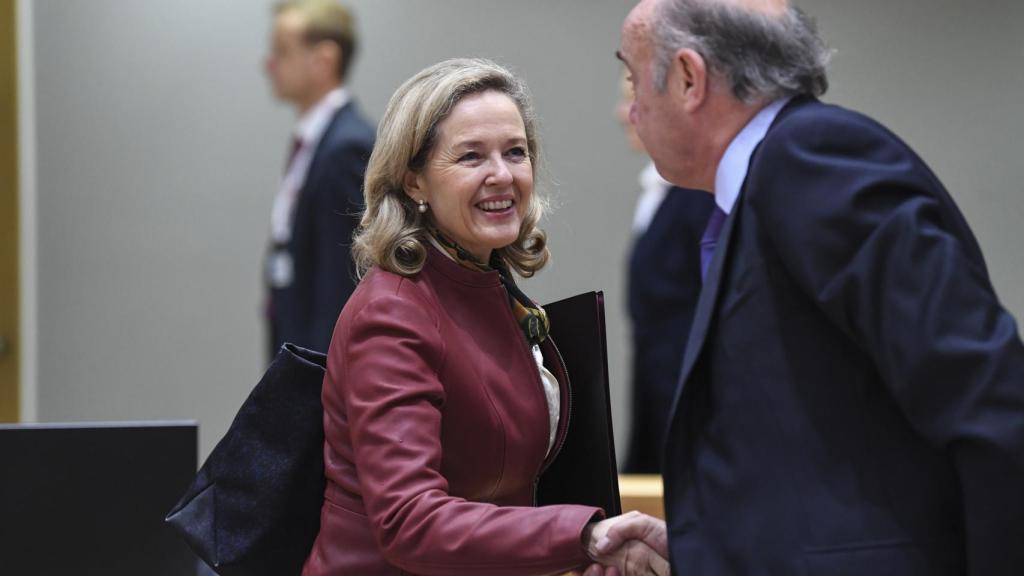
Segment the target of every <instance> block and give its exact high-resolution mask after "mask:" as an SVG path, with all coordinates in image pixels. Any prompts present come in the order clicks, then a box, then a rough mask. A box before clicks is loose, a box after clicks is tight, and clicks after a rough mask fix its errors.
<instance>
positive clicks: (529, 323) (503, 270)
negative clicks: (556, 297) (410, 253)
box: [430, 228, 551, 345]
mask: <svg viewBox="0 0 1024 576" xmlns="http://www.w3.org/2000/svg"><path fill="white" fill-rule="evenodd" d="M430 234H431V236H433V237H434V239H435V240H437V242H438V244H440V245H441V247H442V248H444V250H445V252H447V253H448V254H449V255H451V257H452V258H453V259H455V261H456V262H458V263H459V264H460V265H461V266H462V267H464V268H469V269H470V270H479V271H481V272H490V271H492V270H497V271H498V277H499V278H501V284H502V285H503V286H504V287H505V290H507V291H508V295H509V301H510V303H511V305H512V313H513V314H514V315H515V317H516V320H517V321H518V322H519V327H520V328H521V329H522V330H523V334H524V335H525V336H526V340H527V341H528V342H529V343H530V344H531V345H538V344H540V343H541V342H543V341H544V339H545V338H547V337H548V330H550V329H551V324H550V323H549V322H548V315H547V314H546V313H544V309H543V308H541V307H540V306H538V305H537V304H536V303H535V302H533V301H532V300H530V299H529V298H527V296H526V294H523V291H522V290H520V289H519V287H518V286H516V283H515V282H514V281H513V280H512V272H511V271H510V270H509V269H508V265H506V264H505V261H504V260H502V259H501V257H500V256H498V253H497V252H491V262H490V264H484V263H483V262H481V261H479V260H477V259H476V257H475V256H473V255H472V254H470V253H469V252H468V251H466V250H465V249H464V248H463V247H462V246H459V245H458V244H456V243H455V242H453V241H451V240H449V239H448V238H446V237H445V236H444V235H443V234H441V232H440V231H439V230H438V229H436V228H430Z"/></svg>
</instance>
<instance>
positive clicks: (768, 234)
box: [611, 0, 1024, 576]
mask: <svg viewBox="0 0 1024 576" xmlns="http://www.w3.org/2000/svg"><path fill="white" fill-rule="evenodd" d="M828 55H829V53H828V51H827V50H826V49H825V48H824V45H823V44H822V43H821V41H820V40H819V39H818V37H817V35H816V32H815V31H814V26H813V23H811V22H810V21H809V20H808V19H807V18H806V17H805V16H804V15H803V14H802V13H799V12H797V11H796V10H795V9H793V8H791V7H790V6H788V5H786V4H785V3H784V2H781V1H771V0H760V1H754V0H742V1H741V0H700V1H693V0H689V1H687V0H644V1H643V2H641V3H640V5H638V6H637V7H636V8H635V9H634V10H633V12H631V14H630V16H629V17H628V18H627V20H626V23H625V25H624V27H623V37H622V45H621V56H622V59H623V60H625V61H626V63H627V64H628V66H629V68H630V71H631V72H632V74H633V80H634V83H635V85H636V102H635V105H634V108H633V110H632V119H633V122H634V124H635V125H636V126H637V131H638V133H639V135H640V137H641V139H643V141H644V143H645V144H646V146H647V150H648V152H649V153H650V154H651V156H652V158H653V159H654V162H655V164H656V165H657V167H658V171H659V172H660V173H661V174H662V175H663V176H665V178H667V179H668V180H669V181H671V182H673V183H676V184H678V185H683V186H689V187H693V188H700V189H708V190H711V191H712V192H713V193H714V194H715V203H716V205H717V209H716V213H715V214H716V215H715V216H712V219H711V222H709V225H708V229H707V230H706V238H708V239H714V241H715V243H716V244H717V245H716V247H715V248H714V249H713V250H710V251H709V252H708V256H709V262H708V264H709V265H708V268H707V272H706V274H707V275H706V278H705V284H704V290H703V292H702V294H701V299H700V302H699V304H698V306H697V313H696V316H695V319H694V326H693V331H692V332H691V333H690V341H689V344H688V346H687V350H686V354H685V360H684V363H683V375H682V378H681V385H680V390H679V393H678V395H677V398H676V401H675V408H674V414H673V416H672V420H671V423H670V427H669V430H668V433H667V441H666V444H665V453H664V455H665V461H664V467H665V472H664V474H665V495H666V511H667V515H668V528H667V536H668V548H669V549H670V551H671V562H672V569H673V572H674V573H676V574H681V575H687V576H696V575H714V576H727V575H748V576H750V575H769V574H770V575H780V576H781V575H787V576H789V575H807V576H812V575H819V574H821V575H825V574H828V575H843V576H847V575H858V576H859V575H873V576H874V575H883V574H884V575H886V576H911V575H913V576H952V575H962V574H969V575H971V576H989V575H1005V576H1014V575H1015V576H1019V575H1021V574H1024V346H1022V344H1021V340H1020V336H1019V333H1018V328H1017V325H1016V323H1015V322H1014V319H1013V318H1012V317H1011V316H1010V314H1009V313H1007V311H1006V310H1005V309H1003V307H1002V306H1001V305H1000V303H999V301H998V300H997V299H996V295H995V294H994V292H993V288H992V284H991V282H990V281H989V277H988V273H987V271H986V269H985V262H984V260H983V258H982V254H981V251H980V250H979V247H978V244H977V242H976V241H975V238H974V236H973V235H972V234H971V231H970V230H969V229H968V226H967V223H966V222H965V220H964V218H963V216H962V215H961V214H960V211H959V210H958V209H957V207H956V206H955V204H954V203H953V200H952V199H951V198H950V196H949V194H948V193H947V192H946V190H945V189H944V188H943V186H942V184H941V183H940V182H939V181H938V179H937V178H936V177H935V175H934V174H933V173H932V172H931V170H929V169H928V167H927V166H926V165H925V164H924V162H923V161H922V160H921V159H920V158H919V157H918V156H917V155H916V154H915V153H914V152H913V151H912V150H911V149H910V148H908V147H907V145H906V144H905V143H903V142H902V141H901V140H900V139H899V138H898V137H896V136H895V135H894V134H893V133H891V132H890V131H888V130H887V129H886V128H884V127H883V126H881V125H879V124H878V123H877V122H875V121H873V120H871V119H870V118H867V117H865V116H863V115H860V114H858V113H855V112H851V111H849V110H845V109H843V108H839V107H836V106H830V105H826V104H823V103H821V102H819V101H818V100H817V99H816V96H818V95H820V94H821V93H823V92H824V91H825V89H826V87H827V80H826V77H825V64H826V62H827V60H828ZM965 105H966V104H965ZM644 522H645V523H646V524H645V525H643V526H633V525H629V524H628V523H623V524H622V525H621V526H620V527H619V529H617V530H615V529H613V531H612V532H611V534H612V535H613V536H614V538H621V537H622V535H623V534H633V535H635V534H638V533H639V534H641V535H646V536H647V538H649V539H651V540H652V541H653V540H656V536H658V535H659V534H660V536H661V537H662V538H664V536H665V532H664V531H663V530H664V528H662V531H660V532H659V531H658V530H657V525H656V523H655V522H654V521H651V520H646V519H645V520H644ZM634 524H637V523H634ZM641 528H642V529H643V530H647V532H643V531H642V530H641ZM615 541H617V540H615ZM615 541H613V544H614V542H615ZM662 543H664V540H662Z"/></svg>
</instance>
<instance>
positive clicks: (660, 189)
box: [633, 162, 672, 235]
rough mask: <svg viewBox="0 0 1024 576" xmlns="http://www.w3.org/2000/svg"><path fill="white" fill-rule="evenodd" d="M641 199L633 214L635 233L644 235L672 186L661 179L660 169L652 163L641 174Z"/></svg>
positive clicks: (638, 199) (638, 200)
mask: <svg viewBox="0 0 1024 576" xmlns="http://www.w3.org/2000/svg"><path fill="white" fill-rule="evenodd" d="M639 180H640V197H639V198H637V201H636V210H635V211H634V212H633V233H634V234H637V235H639V234H643V233H644V231H646V230H647V228H648V226H650V224H651V221H652V220H654V216H655V214H657V213H658V208H660V207H661V203H662V202H663V201H664V200H665V196H666V195H667V194H668V190H669V188H671V187H672V184H670V183H669V182H668V180H665V179H664V178H662V177H661V174H659V173H658V169H657V168H655V167H654V162H651V163H649V164H648V165H647V167H646V168H644V171H643V172H641V173H640V178H639Z"/></svg>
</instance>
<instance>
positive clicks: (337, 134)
mask: <svg viewBox="0 0 1024 576" xmlns="http://www.w3.org/2000/svg"><path fill="white" fill-rule="evenodd" d="M355 51H356V37H355V28H354V26H353V22H352V16H351V13H350V12H349V11H348V10H347V9H346V8H345V7H343V6H341V5H339V4H338V3H337V2H334V1H333V0H291V1H286V2H281V3H280V4H278V5H277V6H276V8H275V18H274V30H273V46H272V49H271V53H270V55H269V56H268V58H267V74H268V76H269V77H270V79H271V82H272V84H273V87H274V91H275V93H276V95H277V96H278V98H280V99H282V100H285V101H287V102H289V103H291V104H293V105H294V107H295V109H296V112H297V113H298V115H299V121H298V123H297V125H296V127H295V130H294V133H293V141H292V146H291V154H290V155H289V158H288V163H287V167H286V171H285V176H284V179H283V181H282V183H281V187H280V189H279V191H278V194H277V196H276V197H275V200H274V210H273V214H272V217H271V243H270V249H269V250H268V253H267V260H266V270H265V272H266V274H265V278H266V283H267V286H268V290H269V305H268V310H267V316H268V328H269V341H270V347H269V353H270V356H271V357H273V355H274V354H276V352H277V350H278V348H280V346H281V344H283V343H285V342H292V343H295V344H298V345H299V346H303V347H306V348H311V349H314V350H320V351H326V350H327V347H328V345H329V344H330V340H331V332H332V331H333V329H334V323H335V321H336V320H337V318H338V314H339V313H340V312H341V308H342V306H344V304H345V301H346V300H348V297H349V295H350V294H351V293H352V291H353V290H354V289H355V283H356V280H355V278H356V275H355V268H354V266H353V264H352V258H351V255H350V253H349V246H350V245H351V243H352V233H353V232H354V231H355V229H356V227H357V226H358V223H359V212H360V210H361V209H362V204H363V195H362V183H363V173H364V172H365V170H366V163H367V161H368V160H369V156H370V152H371V150H372V149H373V140H374V129H373V127H372V126H370V124H369V123H367V122H366V120H364V119H363V117H362V116H361V115H360V114H359V111H358V110H357V108H356V105H355V103H353V102H352V98H351V95H350V94H349V92H348V90H347V89H346V88H345V78H346V77H347V74H348V72H349V70H350V67H351V64H352V57H353V55H354V54H355Z"/></svg>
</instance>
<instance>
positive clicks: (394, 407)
mask: <svg viewBox="0 0 1024 576" xmlns="http://www.w3.org/2000/svg"><path fill="white" fill-rule="evenodd" d="M343 340H344V342H345V346H344V349H343V350H339V351H338V352H339V353H343V354H344V360H343V365H344V367H345V368H344V372H343V374H344V377H343V379H342V383H341V384H340V387H341V390H340V392H341V396H342V398H343V400H344V403H345V406H346V408H345V410H346V413H347V416H348V421H349V428H350V433H351V439H352V445H353V452H354V455H355V461H356V470H357V473H358V476H359V485H360V487H361V489H362V491H363V501H364V504H365V506H366V512H367V516H368V517H369V521H370V525H371V527H372V530H373V532H374V537H375V538H376V540H377V543H378V545H379V546H380V548H381V551H382V553H383V555H384V557H385V558H386V559H387V560H388V561H389V562H390V563H392V564H394V565H395V566H398V567H400V568H401V569H403V570H407V571H409V572H413V573H416V574H424V575H431V574H436V575H457V574H494V575H509V576H511V575H517V576H521V575H529V574H551V573H560V572H565V571H567V570H570V569H573V568H576V567H579V566H580V565H582V564H585V563H586V562H587V558H586V555H585V552H584V551H583V547H582V545H581V539H580V538H581V534H582V531H583V528H584V526H585V525H586V524H587V522H589V521H590V520H591V519H593V518H594V516H595V515H600V514H601V511H600V510H599V509H596V508H590V507H586V506H546V507H540V508H530V507H511V506H500V507H499V506H495V505H492V504H486V503H479V502H470V501H467V500H465V499H462V498H457V497H454V496H452V495H450V494H449V493H448V492H449V490H448V482H447V480H446V479H445V477H444V476H443V475H442V473H441V471H440V467H441V452H442V446H441V441H440V438H441V420H442V409H443V407H444V404H445V389H444V386H443V383H442V382H440V381H439V379H438V376H437V375H438V372H439V370H440V368H441V367H442V366H443V364H444V361H445V356H446V354H448V353H449V351H447V350H446V349H445V344H444V342H443V341H442V340H441V337H440V334H439V332H438V329H437V322H436V318H434V317H431V312H430V307H429V306H427V305H425V303H423V302H417V301H414V300H410V299H408V298H407V297H406V298H404V297H401V296H399V295H392V294H389V295H386V296H381V297H377V298H376V299H374V300H373V301H371V302H370V303H369V304H368V305H366V306H364V307H363V308H362V309H361V310H360V311H359V312H358V313H356V314H355V316H354V317H353V319H352V322H351V323H350V326H349V331H348V334H347V335H346V336H345V337H344V338H343ZM332 352H333V351H332ZM450 353H457V351H451V352H450Z"/></svg>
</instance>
